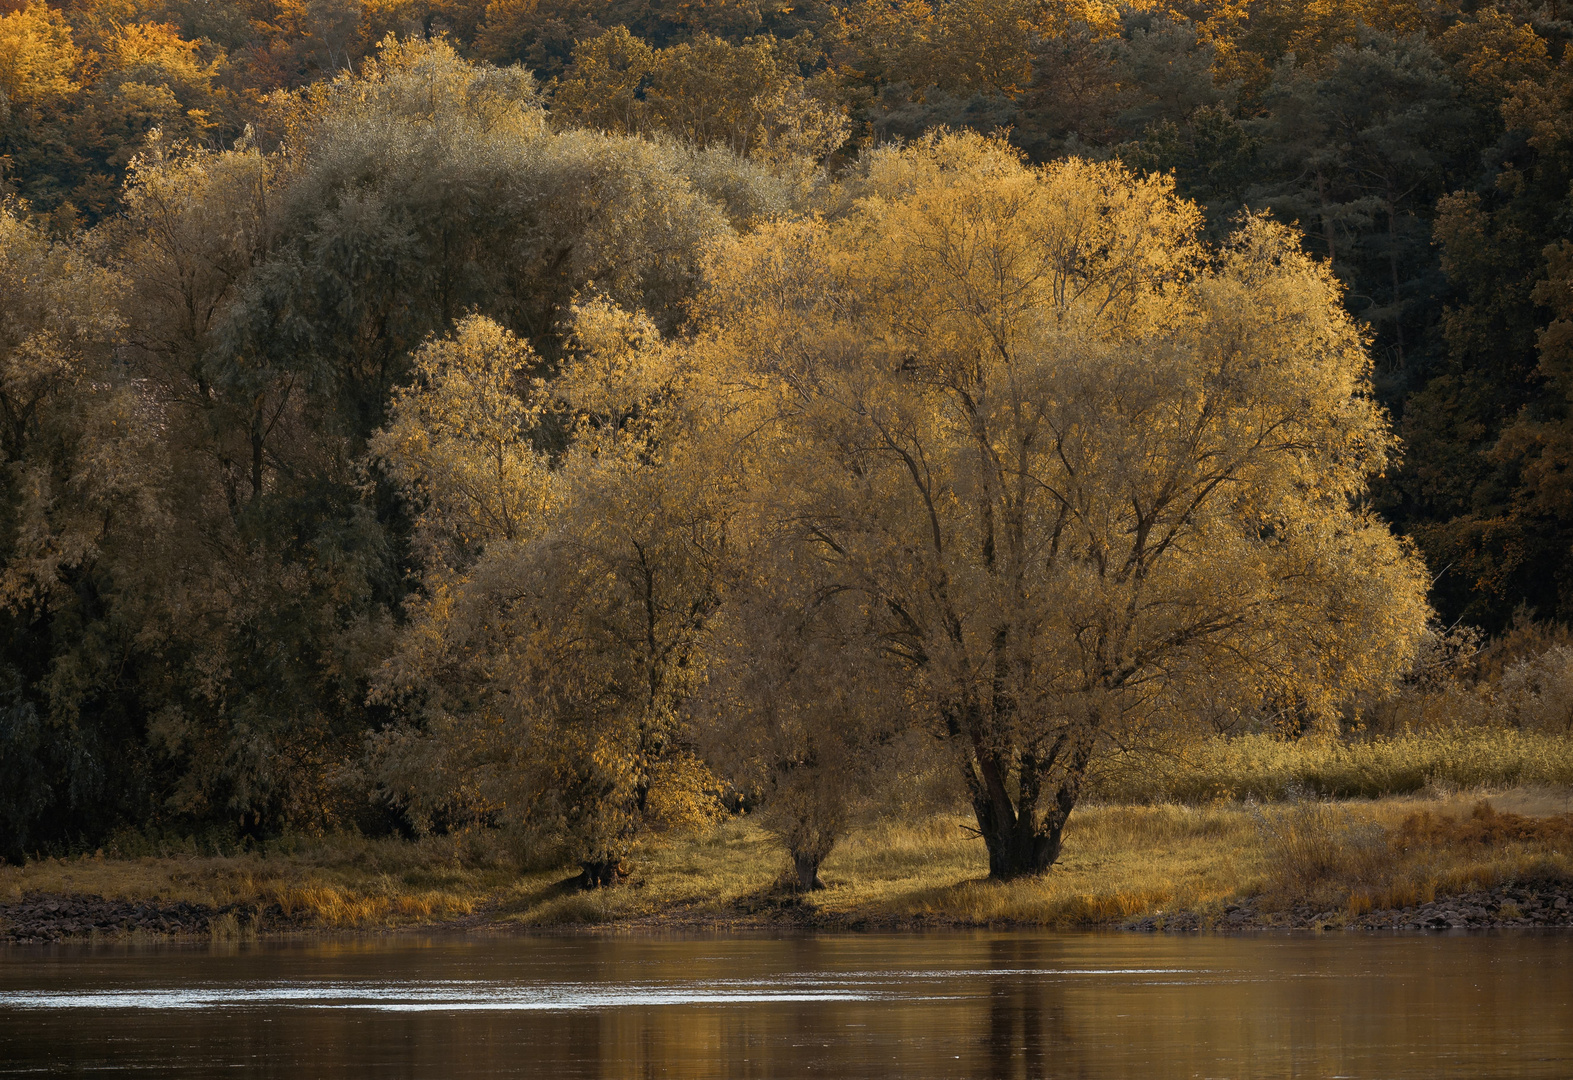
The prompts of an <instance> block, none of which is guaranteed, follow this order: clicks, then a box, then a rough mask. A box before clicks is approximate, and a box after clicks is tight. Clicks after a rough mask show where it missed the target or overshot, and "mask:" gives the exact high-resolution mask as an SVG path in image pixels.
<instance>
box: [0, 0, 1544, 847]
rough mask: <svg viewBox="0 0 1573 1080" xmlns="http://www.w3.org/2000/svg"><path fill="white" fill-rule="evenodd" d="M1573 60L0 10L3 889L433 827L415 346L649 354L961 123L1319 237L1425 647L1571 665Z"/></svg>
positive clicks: (627, 19) (961, 13) (1321, 45)
mask: <svg viewBox="0 0 1573 1080" xmlns="http://www.w3.org/2000/svg"><path fill="white" fill-rule="evenodd" d="M1570 40H1573V6H1570V5H1569V4H1567V3H1565V2H1562V0H1547V2H1545V3H1535V2H1521V0H1502V2H1496V3H1476V2H1472V0H1461V2H1460V0H1315V2H1302V0H1227V2H1225V0H1218V2H1212V0H1197V2H1194V3H1187V2H1173V3H1167V2H1163V0H1155V2H1152V3H1147V4H1132V5H1124V6H1120V5H1114V4H1105V3H1102V2H1100V0H1054V2H1043V0H939V2H936V3H932V4H931V3H927V2H924V0H863V2H856V3H841V2H835V0H804V2H803V3H799V4H796V5H793V6H788V5H786V4H784V3H780V4H777V3H770V2H763V3H755V2H738V3H730V2H716V3H704V2H695V3H687V2H684V3H677V2H670V3H668V2H660V0H657V2H646V0H426V2H423V0H310V2H296V0H280V2H274V0H236V2H216V0H215V2H209V0H101V2H94V0H82V2H77V3H62V4H45V3H42V2H39V0H26V2H22V0H0V192H3V193H4V195H5V197H6V198H7V200H8V202H7V204H6V211H5V215H4V217H3V218H0V231H3V232H4V234H5V235H4V237H3V241H4V242H3V245H0V350H4V351H5V356H6V357H7V359H6V364H7V367H6V369H5V372H4V377H3V379H0V460H3V463H4V466H3V467H4V472H3V474H0V553H3V559H4V571H3V575H0V639H3V642H4V644H3V649H0V656H3V659H0V836H3V837H4V841H5V846H6V850H5V851H4V852H3V853H0V854H5V855H10V856H13V857H15V856H19V855H21V854H22V853H23V852H32V851H47V850H59V849H67V848H72V847H75V846H81V845H87V846H90V847H91V846H93V845H97V844H100V843H103V842H104V840H105V839H106V838H107V837H109V836H111V835H113V834H114V833H115V832H116V830H124V829H127V828H132V827H136V828H141V829H147V830H154V831H157V830H161V829H162V830H169V831H172V832H175V833H181V834H190V833H192V832H196V833H202V832H203V831H204V830H208V831H215V830H216V832H217V833H218V834H223V835H226V836H236V835H240V836H246V835H250V836H265V835H269V834H271V833H275V832H277V831H279V830H282V829H286V828H325V827H335V826H342V825H352V826H356V827H359V828H362V829H365V830H370V831H379V830H381V831H386V830H404V831H409V830H411V829H418V828H438V829H440V828H444V827H446V825H447V823H448V820H449V819H448V818H447V817H445V815H450V816H451V815H453V814H455V813H457V811H455V810H454V809H453V808H454V807H455V806H458V805H459V804H460V803H464V800H463V799H459V800H455V799H448V800H447V801H444V800H442V799H437V800H435V801H434V802H432V804H431V805H430V806H427V807H425V808H424V809H416V808H417V807H418V804H419V800H418V799H416V798H414V797H413V796H411V795H409V794H408V793H407V791H408V790H413V789H412V788H409V785H406V787H405V788H401V787H400V781H399V779H398V777H399V769H400V768H406V767H414V766H409V765H408V764H407V762H408V760H414V759H408V758H407V757H401V756H400V752H399V746H400V745H401V744H400V740H401V739H404V738H405V737H406V735H407V728H406V727H405V726H401V725H402V724H403V721H402V720H401V716H404V715H406V714H408V712H409V704H408V700H407V698H408V694H409V693H410V692H411V691H410V690H409V687H408V686H407V685H404V684H400V683H398V680H397V678H395V677H392V676H389V675H388V664H389V660H388V658H389V657H390V656H404V657H406V658H407V657H408V656H409V655H410V649H411V646H410V645H409V643H408V640H407V634H406V631H407V627H408V625H409V620H410V617H411V616H410V611H411V608H410V603H411V601H412V597H414V596H415V595H416V593H417V592H418V590H420V589H421V588H422V582H423V581H424V583H425V590H426V591H425V592H423V593H421V597H422V598H421V599H420V603H422V604H430V603H435V602H437V601H435V600H433V599H432V589H431V582H432V580H433V578H432V574H431V572H430V567H431V566H432V565H433V563H432V559H433V556H432V554H431V545H432V544H433V543H436V541H434V540H432V538H431V530H430V527H429V526H430V520H429V519H430V517H431V511H430V507H429V506H426V505H425V504H423V503H422V502H421V501H420V500H419V499H412V498H410V497H409V495H408V484H407V483H405V482H404V481H407V479H408V478H407V477H404V478H402V480H401V475H400V473H399V466H398V454H397V453H395V452H393V451H391V450H389V448H388V446H389V444H388V442H387V440H388V439H389V438H391V437H392V436H391V435H389V434H388V433H389V432H393V431H396V427H392V428H390V426H389V425H390V422H391V421H396V420H397V419H398V417H397V415H396V410H395V412H390V408H391V407H392V405H393V403H394V402H395V401H396V400H397V397H396V394H395V391H396V390H397V389H398V388H399V387H403V386H406V385H407V384H409V383H410V382H411V379H412V378H414V377H415V376H416V375H417V374H418V372H419V370H420V369H419V364H420V362H421V361H420V360H419V355H420V354H419V350H420V349H421V348H422V345H423V343H426V342H428V339H429V338H431V337H432V336H433V335H435V336H438V337H441V336H442V335H446V334H448V333H449V332H450V331H452V330H453V329H454V327H455V326H456V325H457V324H458V323H459V322H460V320H462V319H464V318H465V317H466V316H468V315H471V314H473V313H479V314H480V315H484V316H487V317H488V319H489V320H495V324H496V325H498V326H500V327H502V328H504V329H505V330H506V332H507V333H508V334H509V335H510V340H514V339H513V338H512V335H516V336H517V341H519V342H523V343H525V344H524V345H523V346H521V347H523V348H525V349H526V350H527V355H525V354H521V356H522V358H521V359H519V360H518V362H517V363H516V364H515V365H514V367H513V368H512V369H510V371H521V370H522V371H524V372H525V375H524V376H521V378H526V379H528V378H530V377H549V376H550V375H551V374H552V372H554V371H555V370H556V365H558V364H559V363H560V362H561V361H562V360H563V358H564V357H566V356H570V355H572V354H573V353H574V352H575V349H576V348H578V347H579V345H580V344H581V343H582V340H583V337H584V335H585V334H587V333H589V332H590V331H589V330H587V329H586V324H585V323H584V322H583V320H582V318H581V317H580V316H579V315H571V309H573V306H574V305H575V304H576V303H578V302H580V301H581V300H582V298H583V297H585V296H588V295H590V294H591V293H594V294H595V295H597V296H602V297H605V298H607V300H608V301H609V302H615V303H617V304H621V305H623V306H624V307H626V308H627V309H629V310H634V309H637V310H639V311H641V312H643V313H645V316H647V317H648V320H649V324H648V325H649V327H650V328H651V329H650V332H651V333H662V332H671V331H673V330H676V329H678V328H680V327H681V326H682V325H683V322H684V320H685V318H686V317H687V312H688V308H687V305H688V303H689V301H690V300H691V298H692V295H693V289H694V281H695V279H696V276H697V274H698V265H699V261H700V252H701V251H702V249H703V248H704V245H705V244H706V242H707V241H708V239H709V238H712V237H714V236H716V235H719V234H721V233H723V232H728V231H733V232H743V231H747V230H748V229H750V228H752V227H753V226H754V225H755V224H756V223H758V222H760V221H763V220H766V219H769V218H771V217H773V216H775V215H778V214H781V213H785V212H788V211H793V212H805V211H806V210H815V211H820V212H824V210H825V207H826V206H827V205H828V204H827V203H826V200H827V199H829V200H831V201H833V199H834V196H833V194H832V195H827V194H826V192H827V191H829V190H830V189H831V187H832V186H833V180H834V177H836V176H837V175H838V174H840V173H841V172H843V171H846V170H849V169H852V168H854V167H855V165H856V163H857V162H858V161H859V160H860V159H861V158H863V157H864V156H866V155H867V154H868V153H869V152H870V150H871V148H873V147H875V146H877V145H880V144H882V143H886V142H889V141H891V140H898V139H908V140H910V139H914V138H917V137H919V136H921V135H922V134H923V133H925V132H928V131H932V130H935V129H939V128H949V129H953V130H955V129H972V130H975V131H977V132H980V133H983V134H990V133H996V132H1005V133H1007V137H1008V139H1009V140H1010V142H1011V143H1013V144H1014V145H1015V146H1016V147H1017V148H1018V149H1019V150H1020V152H1021V154H1022V155H1024V156H1025V158H1026V159H1028V160H1029V161H1031V162H1035V163H1042V162H1050V161H1054V160H1056V159H1060V158H1064V157H1066V156H1070V155H1074V156H1079V157H1083V158H1088V159H1093V160H1098V161H1117V162H1120V163H1123V165H1124V166H1125V167H1127V168H1128V169H1130V170H1132V171H1133V172H1135V173H1138V174H1140V173H1161V174H1172V176H1173V178H1174V183H1175V185H1176V188H1177V191H1178V193H1179V194H1180V195H1182V196H1184V197H1186V198H1189V199H1193V200H1195V201H1196V202H1197V203H1198V204H1199V205H1200V207H1201V208H1202V210H1203V213H1204V219H1205V223H1204V226H1203V228H1204V231H1205V232H1206V234H1207V235H1209V236H1210V237H1212V238H1214V239H1218V238H1221V237H1222V236H1224V235H1225V234H1226V233H1227V231H1228V230H1229V229H1230V228H1232V227H1233V224H1234V223H1235V222H1236V221H1237V219H1238V216H1239V215H1240V214H1241V213H1242V211H1245V210H1247V209H1249V210H1257V211H1261V210H1266V211H1270V213H1271V214H1272V215H1274V216H1276V217H1277V218H1279V219H1281V220H1282V221H1283V222H1285V223H1291V224H1296V225H1297V226H1298V228H1299V229H1300V230H1301V231H1302V233H1303V243H1304V246H1305V248H1306V250H1307V251H1308V252H1309V253H1310V254H1312V255H1313V256H1315V257H1316V258H1318V259H1323V260H1326V261H1327V262H1328V263H1329V264H1330V266H1331V268H1332V272H1333V273H1334V274H1335V275H1336V277H1337V279H1338V280H1339V282H1341V284H1342V286H1343V288H1344V303H1345V305H1346V307H1347V309H1348V311H1349V313H1350V314H1351V315H1352V316H1353V317H1354V318H1355V319H1356V320H1357V321H1358V322H1359V324H1360V325H1361V326H1362V327H1364V328H1365V331H1366V332H1367V333H1368V335H1369V340H1370V348H1371V351H1372V354H1373V356H1374V360H1375V366H1374V375H1373V380H1374V387H1375V393H1376V396H1377V398H1378V400H1379V401H1380V403H1381V404H1382V405H1383V406H1384V407H1385V408H1386V409H1387V410H1388V412H1389V413H1390V415H1391V417H1392V419H1393V422H1394V425H1395V427H1396V429H1397V431H1398V433H1399V436H1400V438H1401V439H1402V443H1403V447H1404V449H1403V453H1402V457H1401V459H1400V460H1399V462H1398V463H1397V464H1396V465H1395V466H1393V467H1391V468H1389V469H1388V470H1387V471H1386V473H1385V474H1384V475H1382V476H1381V477H1379V478H1378V479H1377V481H1376V483H1375V486H1374V488H1373V491H1372V495H1371V508H1372V509H1374V510H1375V511H1377V512H1378V513H1380V514H1381V515H1382V516H1383V517H1384V518H1385V519H1386V520H1387V521H1389V522H1391V523H1392V524H1393V526H1394V527H1395V528H1396V530H1397V531H1398V532H1400V533H1401V534H1403V535H1406V536H1408V537H1410V538H1411V539H1412V540H1413V542H1414V544H1415V545H1416V546H1417V548H1418V550H1419V552H1420V553H1421V554H1422V555H1423V557H1424V560H1425V562H1426V565H1427V566H1428V568H1429V571H1430V574H1431V575H1432V578H1433V583H1432V597H1431V601H1432V604H1433V606H1434V607H1435V608H1436V610H1437V612H1438V614H1439V616H1440V619H1441V625H1442V627H1475V628H1478V629H1479V631H1480V633H1482V634H1484V635H1497V636H1501V635H1504V634H1508V633H1510V632H1512V631H1513V629H1514V628H1515V627H1518V628H1519V630H1520V631H1522V629H1523V628H1524V627H1526V626H1528V625H1530V624H1531V623H1533V622H1536V621H1539V622H1540V623H1542V624H1555V623H1566V622H1568V621H1569V620H1570V619H1573V560H1570V558H1569V556H1570V554H1573V471H1570V470H1573V412H1570V396H1573V53H1570V52H1569V50H1568V44H1569V41H1570ZM423 95H424V96H423ZM530 125H538V127H530ZM526 129H528V130H526ZM574 310H577V309H574ZM469 332H470V333H471V334H472V335H475V334H484V333H485V332H486V331H485V328H484V327H480V326H479V325H471V326H470V328H469ZM626 333H628V334H630V335H633V337H637V334H635V333H634V332H633V331H626ZM576 335H577V336H576ZM464 340H467V339H463V338H462V337H461V344H460V345H459V346H455V347H466V346H464V345H463V341H464ZM630 340H632V338H630ZM431 347H435V346H431ZM473 347H475V348H483V345H474V346H473ZM513 347H515V346H513V345H507V344H502V345H497V346H496V348H498V349H507V348H513ZM526 396H528V395H526ZM549 411H550V410H548V412H549ZM529 423H530V426H531V430H532V432H533V433H534V434H533V436H532V438H533V439H534V440H535V443H536V447H537V449H539V450H541V451H542V452H543V453H554V452H559V451H561V450H562V449H563V447H564V446H565V445H566V444H567V443H568V442H569V441H570V436H571V433H570V432H569V431H568V430H567V426H566V425H567V421H565V420H561V419H560V418H558V419H554V418H553V416H551V415H545V416H542V415H536V416H533V417H532V418H531V419H530V422H529ZM379 433H382V434H381V435H379ZM378 438H381V439H382V440H383V441H382V443H380V444H378V443H377V442H376V440H377V439H378ZM379 446H380V449H379V448H378V447H379ZM450 480H452V481H453V482H456V483H457V482H459V480H454V478H452V477H450ZM460 480H462V478H460ZM475 535H477V534H476V533H474V532H472V533H470V534H466V532H465V530H464V529H463V528H459V529H457V531H455V532H454V533H453V535H450V536H448V537H447V538H446V539H445V540H443V541H442V543H445V544H448V545H450V546H457V547H458V548H463V547H464V545H465V544H466V543H467V542H472V543H473V537H474V536H475ZM467 536H468V537H469V539H467ZM510 538H511V534H510ZM444 558H446V559H448V563H449V564H454V565H457V563H456V562H455V558H457V557H452V558H450V557H449V556H446V555H445V556H444ZM586 558H587V560H588V561H593V560H589V557H588V556H587V557H586ZM458 561H459V562H462V559H458ZM423 569H424V571H425V576H424V577H423ZM1544 632H1545V633H1550V634H1552V635H1553V636H1555V632H1554V631H1544ZM401 635H404V636H402V637H401ZM652 640H653V639H652ZM652 648H653V646H652ZM411 663H413V661H411ZM417 666H418V665H417ZM456 692H457V693H460V696H462V693H463V692H462V690H461V691H456ZM401 695H403V696H401ZM680 743H681V740H678V741H677V742H676V743H674V744H673V745H674V747H677V746H679V744H680ZM368 747H369V749H368ZM419 760H420V766H419V767H420V768H423V769H431V770H435V771H437V772H441V771H442V770H443V769H450V770H452V771H453V772H452V775H450V776H449V790H460V789H464V788H465V787H466V785H467V784H469V783H471V779H472V778H471V777H469V775H468V774H467V773H466V772H465V770H466V768H467V766H466V765H464V764H463V762H461V761H459V760H458V759H457V758H455V759H454V760H453V761H449V762H446V763H445V762H444V761H443V760H439V759H434V758H431V757H429V756H428V757H425V758H421V759H419ZM664 760H666V761H667V766H665V767H668V768H670V769H677V770H678V771H681V769H682V768H684V767H687V766H685V765H683V763H684V762H688V761H690V759H689V758H687V757H684V756H683V755H682V754H678V753H676V752H675V751H674V752H673V753H672V754H668V755H666V758H665V759H664ZM401 762H405V763H406V764H402V765H401ZM694 767H696V768H697V767H698V766H697V764H695V765H694ZM477 783H478V781H477ZM401 791H404V792H406V794H402V795H401V794H400V792H401ZM586 797H589V796H586ZM642 798H643V794H641V799H642ZM485 802H486V800H485V799H484V798H480V797H477V798H476V799H472V800H470V803H465V805H470V804H477V805H478V804H484V803H485ZM641 805H642V804H641ZM479 814H480V817H481V818H485V816H486V812H485V811H481V812H479ZM461 817H462V818H463V820H472V819H474V817H475V815H474V814H471V815H470V816H468V817H464V816H463V815H460V817H453V820H454V821H458V820H460V818H461Z"/></svg>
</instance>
